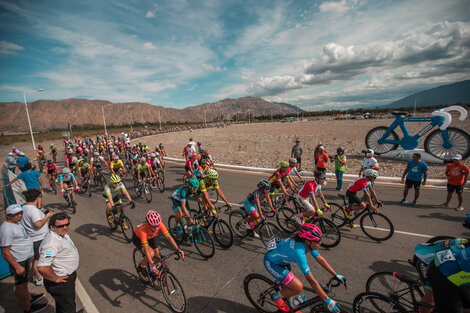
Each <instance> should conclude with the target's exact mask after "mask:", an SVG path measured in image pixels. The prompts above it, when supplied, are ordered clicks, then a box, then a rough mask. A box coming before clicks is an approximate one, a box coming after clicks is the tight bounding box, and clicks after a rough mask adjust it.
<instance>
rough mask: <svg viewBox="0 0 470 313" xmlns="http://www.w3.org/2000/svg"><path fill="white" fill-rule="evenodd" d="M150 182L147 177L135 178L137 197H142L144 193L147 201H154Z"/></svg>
mask: <svg viewBox="0 0 470 313" xmlns="http://www.w3.org/2000/svg"><path fill="white" fill-rule="evenodd" d="M151 188H152V187H151V186H150V183H149V181H148V179H147V177H145V178H143V179H141V180H140V181H138V180H137V179H135V180H134V190H135V193H136V195H137V198H140V197H142V195H144V198H145V200H146V201H147V203H150V202H152V191H151Z"/></svg>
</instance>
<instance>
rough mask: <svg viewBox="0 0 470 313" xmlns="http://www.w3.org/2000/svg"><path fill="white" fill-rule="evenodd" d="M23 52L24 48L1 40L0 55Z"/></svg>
mask: <svg viewBox="0 0 470 313" xmlns="http://www.w3.org/2000/svg"><path fill="white" fill-rule="evenodd" d="M23 50H24V48H23V47H22V46H20V45H17V44H14V43H11V42H6V41H3V40H2V41H0V54H16V53H17V52H18V51H23Z"/></svg>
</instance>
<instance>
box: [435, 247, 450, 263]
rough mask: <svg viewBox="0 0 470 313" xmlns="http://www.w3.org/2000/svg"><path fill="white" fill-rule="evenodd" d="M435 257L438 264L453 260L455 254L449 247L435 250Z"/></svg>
mask: <svg viewBox="0 0 470 313" xmlns="http://www.w3.org/2000/svg"><path fill="white" fill-rule="evenodd" d="M436 257H437V260H438V261H439V263H440V264H442V263H445V262H447V261H455V256H454V254H453V253H452V251H451V250H450V249H447V250H443V251H439V252H437V253H436Z"/></svg>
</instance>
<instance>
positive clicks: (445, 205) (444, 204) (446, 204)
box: [441, 202, 449, 208]
mask: <svg viewBox="0 0 470 313" xmlns="http://www.w3.org/2000/svg"><path fill="white" fill-rule="evenodd" d="M441 206H442V207H444V208H448V207H449V203H447V202H444V203H443V204H441Z"/></svg>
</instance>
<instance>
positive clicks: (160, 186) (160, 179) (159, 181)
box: [157, 172, 165, 192]
mask: <svg viewBox="0 0 470 313" xmlns="http://www.w3.org/2000/svg"><path fill="white" fill-rule="evenodd" d="M157 187H158V190H160V192H164V191H165V179H164V178H163V173H162V172H158V179H157Z"/></svg>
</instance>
